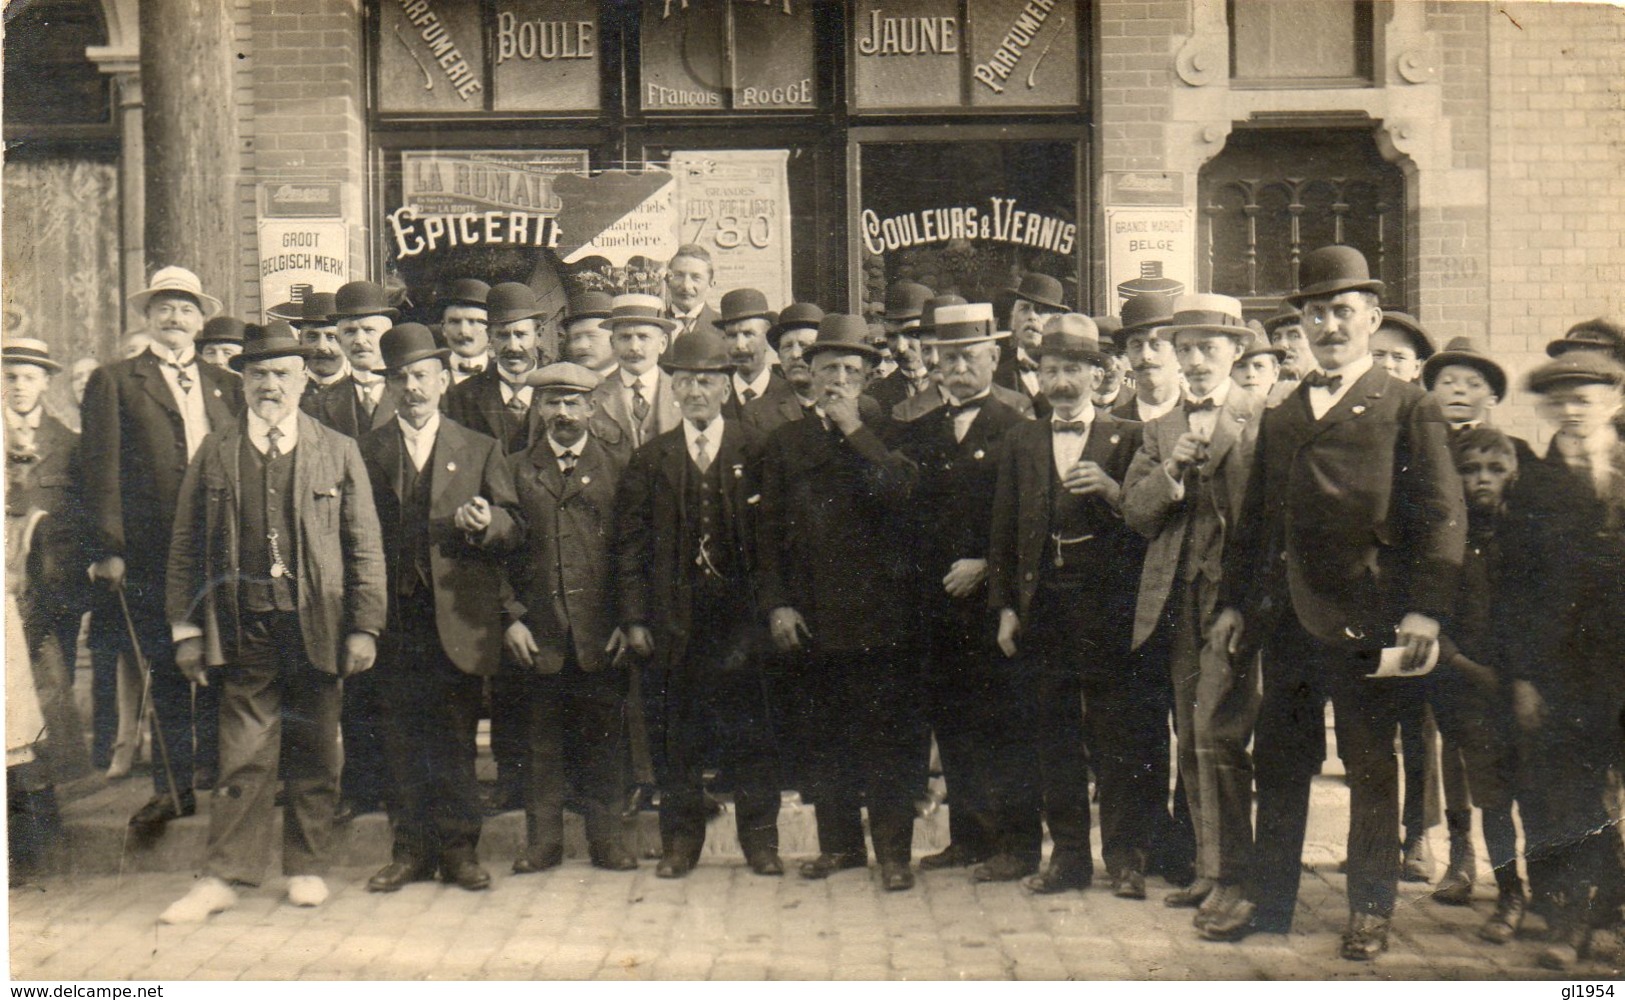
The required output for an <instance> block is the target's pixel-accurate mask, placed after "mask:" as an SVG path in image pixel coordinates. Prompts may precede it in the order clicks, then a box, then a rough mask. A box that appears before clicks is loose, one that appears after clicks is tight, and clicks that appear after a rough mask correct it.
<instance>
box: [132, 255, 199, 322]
mask: <svg viewBox="0 0 1625 1000" xmlns="http://www.w3.org/2000/svg"><path fill="white" fill-rule="evenodd" d="M164 292H174V293H178V294H181V295H190V296H191V297H192V299H193V300H194V301H196V302H197V306H198V308H199V309H201V310H203V318H204V319H207V318H209V317H210V316H213V315H215V314H216V313H218V312H219V311H220V308H221V307H220V300H219V299H217V298H215V297H214V296H213V295H207V294H205V293H204V291H203V282H201V281H199V280H198V276H197V275H195V274H193V273H192V272H191V271H188V270H187V269H186V268H184V267H160V268H159V269H158V270H156V271H154V272H153V273H152V283H151V284H150V285H148V286H147V287H146V288H143V289H141V291H139V292H136V293H135V294H134V295H131V296H130V308H132V309H134V310H135V311H136V312H146V311H147V302H148V300H150V299H151V298H152V297H153V296H154V295H161V294H163V293H164Z"/></svg>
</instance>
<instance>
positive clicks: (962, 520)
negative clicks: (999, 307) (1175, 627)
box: [898, 303, 1042, 882]
mask: <svg viewBox="0 0 1625 1000" xmlns="http://www.w3.org/2000/svg"><path fill="white" fill-rule="evenodd" d="M932 336H933V338H934V339H933V341H932V344H933V346H934V349H935V351H936V356H937V371H938V373H939V374H940V376H941V381H940V384H939V385H938V387H937V391H935V392H934V393H932V394H930V395H934V396H935V397H936V399H935V405H934V406H932V407H930V408H929V409H928V410H926V411H925V412H924V413H923V414H922V415H919V416H916V417H914V418H913V419H912V420H910V421H909V422H908V423H906V424H903V425H902V427H901V428H900V429H899V430H900V434H899V439H898V447H899V448H900V449H901V450H902V451H903V453H904V454H906V455H908V456H909V457H910V458H912V459H913V460H914V462H915V464H917V465H918V466H919V468H920V481H919V485H918V486H917V487H915V492H914V502H913V503H912V504H911V507H912V509H913V511H914V524H913V526H912V531H913V536H912V537H913V546H914V561H915V563H916V564H917V565H918V567H919V574H918V575H919V578H918V580H917V587H918V589H917V590H916V592H915V595H914V599H913V600H903V601H901V602H900V603H901V604H902V606H903V607H905V608H913V609H914V610H915V613H916V614H918V616H919V618H920V622H919V626H918V632H919V634H920V636H921V640H922V641H921V646H922V648H921V651H920V652H921V654H922V656H923V657H924V662H925V664H927V668H926V670H925V671H924V674H923V676H922V680H923V682H924V695H925V697H924V701H925V703H926V706H927V708H926V714H927V717H928V718H927V721H928V722H929V723H930V725H931V729H932V730H933V731H934V733H935V734H936V740H937V747H938V751H939V753H940V754H941V758H942V770H943V775H944V777H945V778H946V779H947V783H948V794H949V795H950V796H952V799H953V808H952V809H951V810H950V811H949V841H950V842H949V844H948V846H947V848H945V849H944V850H942V851H940V852H938V853H936V854H932V855H928V856H926V857H923V858H921V859H920V868H921V869H922V870H930V869H938V868H950V867H974V866H980V867H976V870H975V877H976V878H977V879H978V880H979V881H1001V882H1002V881H1013V880H1015V879H1019V878H1021V877H1022V876H1025V875H1030V874H1032V873H1033V872H1034V871H1036V870H1037V869H1038V854H1039V848H1040V846H1041V838H1042V831H1041V829H1040V827H1039V816H1038V810H1037V808H1036V807H1033V808H1029V809H1027V810H1019V809H1016V808H1014V806H1015V805H1016V803H1014V802H1012V801H1011V798H1012V796H1011V791H1012V785H1013V784H1014V778H1015V775H1014V774H1013V770H1014V768H1015V767H1016V766H1018V761H1017V759H1016V758H1015V757H1014V755H1013V754H1012V753H1011V752H1010V751H1011V747H1012V744H1013V740H1012V737H1011V734H1012V732H1013V731H1015V730H1016V729H1017V728H1018V727H1019V723H1018V721H1017V713H1016V710H1015V709H1016V705H1015V693H1016V692H1015V688H1014V687H1013V686H1012V685H1011V684H1010V682H1009V675H1008V671H1006V670H1004V669H1003V668H1002V667H1001V666H1000V665H999V664H997V663H996V662H995V660H994V651H993V643H992V639H993V634H994V625H995V621H994V616H993V612H992V611H991V610H989V608H988V606H987V549H988V525H989V523H990V521H991V518H992V512H993V487H994V483H995V479H996V473H997V470H998V463H999V456H1000V453H1001V449H1002V448H1003V446H1004V440H1005V437H1006V435H1007V434H1008V433H1009V431H1010V429H1011V428H1013V427H1015V426H1016V425H1018V424H1020V423H1021V422H1022V421H1024V420H1026V419H1027V416H1026V414H1024V413H1023V412H1022V411H1021V410H1019V409H1017V408H1016V407H1015V406H1012V405H1011V404H1009V403H1008V402H1005V401H1003V400H1001V399H1000V398H999V397H998V396H997V395H996V394H995V393H994V391H993V390H994V389H995V388H999V387H996V386H994V384H993V373H994V369H995V368H996V367H997V366H998V363H999V348H1000V342H1001V341H1003V340H1007V339H1009V337H1010V334H1009V333H1002V332H998V331H996V330H995V329H994V323H993V307H992V306H991V305H987V304H983V303H976V304H963V305H947V306H942V307H940V308H938V309H936V310H935V312H934V314H933V324H932ZM1004 391H1005V392H1007V393H1010V395H1012V396H1014V397H1015V401H1016V402H1017V403H1019V404H1021V405H1023V406H1028V405H1031V404H1030V403H1029V402H1028V400H1027V397H1026V396H1024V395H1022V394H1019V393H1015V392H1012V391H1011V390H1008V389H1006V390H1004ZM927 398H928V397H927V396H926V395H925V394H922V395H920V396H914V397H912V398H910V399H908V400H905V401H904V402H903V403H900V404H899V405H898V413H899V414H901V412H902V411H903V410H904V409H905V408H906V407H909V406H910V405H911V404H914V403H915V402H916V401H917V400H922V399H927Z"/></svg>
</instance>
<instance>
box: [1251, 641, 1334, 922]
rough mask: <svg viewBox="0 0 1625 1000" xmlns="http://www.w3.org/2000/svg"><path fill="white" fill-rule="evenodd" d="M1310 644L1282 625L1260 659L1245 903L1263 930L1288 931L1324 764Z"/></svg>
mask: <svg viewBox="0 0 1625 1000" xmlns="http://www.w3.org/2000/svg"><path fill="white" fill-rule="evenodd" d="M1316 652H1317V651H1316V649H1315V644H1314V640H1313V639H1311V638H1310V637H1309V636H1308V635H1307V634H1306V633H1304V632H1303V630H1302V628H1301V627H1299V626H1298V625H1297V623H1296V621H1290V622H1286V623H1283V624H1282V625H1281V626H1280V628H1279V629H1278V630H1277V633H1276V635H1275V636H1274V637H1273V638H1272V640H1271V643H1270V645H1268V646H1266V647H1265V649H1264V654H1263V665H1262V671H1263V676H1262V681H1263V688H1262V690H1263V695H1262V700H1261V702H1260V707H1259V713H1258V723H1257V726H1256V728H1255V735H1254V743H1253V764H1254V768H1255V775H1256V778H1257V784H1258V820H1257V822H1258V829H1257V834H1256V836H1255V838H1254V843H1253V851H1252V857H1251V860H1250V863H1249V865H1248V868H1249V877H1248V885H1249V890H1250V895H1251V897H1252V899H1253V901H1254V902H1255V903H1257V905H1258V912H1259V919H1260V920H1261V921H1262V922H1265V923H1270V924H1277V925H1286V924H1288V923H1290V921H1291V920H1292V911H1293V909H1294V908H1295V907H1296V905H1297V899H1298V884H1299V880H1300V877H1301V875H1302V871H1303V869H1302V865H1301V861H1302V858H1303V841H1304V834H1305V832H1306V830H1307V827H1308V821H1309V790H1310V781H1311V779H1312V778H1313V777H1314V775H1315V774H1316V773H1317V772H1318V771H1319V770H1320V766H1321V764H1322V763H1323V762H1324V760H1325V758H1326V712H1325V704H1326V699H1325V695H1324V693H1323V691H1322V689H1321V686H1320V675H1319V667H1320V664H1319V661H1318V658H1317V656H1316Z"/></svg>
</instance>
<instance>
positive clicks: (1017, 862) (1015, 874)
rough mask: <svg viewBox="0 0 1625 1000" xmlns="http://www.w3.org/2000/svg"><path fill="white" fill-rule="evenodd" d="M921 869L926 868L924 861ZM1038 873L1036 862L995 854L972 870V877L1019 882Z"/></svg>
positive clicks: (987, 880)
mask: <svg viewBox="0 0 1625 1000" xmlns="http://www.w3.org/2000/svg"><path fill="white" fill-rule="evenodd" d="M920 867H921V868H924V867H925V865H924V863H923V859H922V863H921V865H920ZM1037 871H1038V865H1037V864H1036V863H1034V862H1031V861H1023V860H1021V859H1020V858H1018V857H1016V856H1015V855H1014V854H995V855H993V856H992V857H991V858H988V859H987V860H986V861H984V862H982V863H981V864H979V865H977V866H976V867H975V868H973V869H971V873H970V877H971V880H972V881H975V882H1019V881H1021V880H1022V879H1024V878H1026V877H1027V876H1028V875H1032V874H1035V873H1036V872H1037Z"/></svg>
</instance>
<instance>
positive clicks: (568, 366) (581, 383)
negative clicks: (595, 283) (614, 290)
mask: <svg viewBox="0 0 1625 1000" xmlns="http://www.w3.org/2000/svg"><path fill="white" fill-rule="evenodd" d="M606 297H607V296H606ZM524 381H525V384H526V385H530V386H535V387H536V388H538V389H540V390H542V392H543V393H549V392H551V393H568V394H572V395H574V394H579V393H589V392H592V391H593V390H594V389H596V388H598V384H599V383H600V382H602V381H603V379H602V378H600V377H599V376H598V373H597V372H595V371H593V370H592V369H591V368H587V367H585V366H583V365H578V364H576V363H575V362H573V361H555V362H553V363H552V364H550V365H544V366H543V367H541V368H537V369H535V370H534V371H531V372H527V373H526V374H525V379H524Z"/></svg>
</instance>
